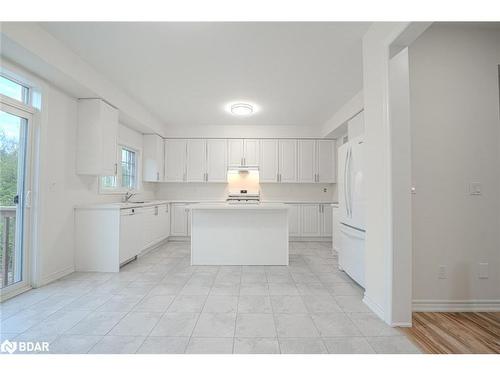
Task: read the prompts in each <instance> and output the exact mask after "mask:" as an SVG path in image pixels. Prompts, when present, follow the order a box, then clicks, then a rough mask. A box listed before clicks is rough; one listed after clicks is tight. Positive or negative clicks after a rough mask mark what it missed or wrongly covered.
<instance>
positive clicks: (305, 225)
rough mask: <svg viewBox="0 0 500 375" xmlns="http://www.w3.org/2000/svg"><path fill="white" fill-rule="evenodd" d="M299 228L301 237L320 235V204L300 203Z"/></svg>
mask: <svg viewBox="0 0 500 375" xmlns="http://www.w3.org/2000/svg"><path fill="white" fill-rule="evenodd" d="M300 209H301V220H300V223H301V228H300V235H301V236H302V237H319V236H321V205H319V204H302V205H301V207H300Z"/></svg>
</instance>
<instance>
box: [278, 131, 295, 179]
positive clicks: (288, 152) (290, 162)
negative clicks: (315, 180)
mask: <svg viewBox="0 0 500 375" xmlns="http://www.w3.org/2000/svg"><path fill="white" fill-rule="evenodd" d="M278 180H279V182H297V140H295V139H280V140H279V171H278Z"/></svg>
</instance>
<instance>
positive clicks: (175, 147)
mask: <svg viewBox="0 0 500 375" xmlns="http://www.w3.org/2000/svg"><path fill="white" fill-rule="evenodd" d="M186 154H187V140H185V139H165V181H166V182H184V181H186V160H187V155H186Z"/></svg>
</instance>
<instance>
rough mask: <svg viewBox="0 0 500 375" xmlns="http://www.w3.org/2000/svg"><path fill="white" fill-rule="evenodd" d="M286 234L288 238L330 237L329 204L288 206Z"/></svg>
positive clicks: (330, 214)
mask: <svg viewBox="0 0 500 375" xmlns="http://www.w3.org/2000/svg"><path fill="white" fill-rule="evenodd" d="M289 207H290V208H289V211H288V233H289V236H290V237H330V236H331V235H332V207H331V205H330V204H327V203H325V204H310V203H307V204H300V203H293V204H289Z"/></svg>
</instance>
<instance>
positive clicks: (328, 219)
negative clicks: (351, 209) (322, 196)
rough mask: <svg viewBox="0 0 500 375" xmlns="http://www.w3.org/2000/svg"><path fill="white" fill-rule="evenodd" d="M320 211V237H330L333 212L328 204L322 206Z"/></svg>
mask: <svg viewBox="0 0 500 375" xmlns="http://www.w3.org/2000/svg"><path fill="white" fill-rule="evenodd" d="M322 206H323V207H322V209H321V235H322V236H324V237H328V236H331V235H332V229H333V210H332V206H331V205H330V204H323V205H322Z"/></svg>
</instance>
